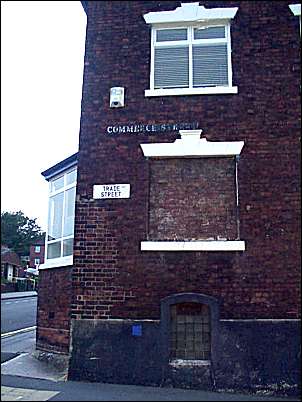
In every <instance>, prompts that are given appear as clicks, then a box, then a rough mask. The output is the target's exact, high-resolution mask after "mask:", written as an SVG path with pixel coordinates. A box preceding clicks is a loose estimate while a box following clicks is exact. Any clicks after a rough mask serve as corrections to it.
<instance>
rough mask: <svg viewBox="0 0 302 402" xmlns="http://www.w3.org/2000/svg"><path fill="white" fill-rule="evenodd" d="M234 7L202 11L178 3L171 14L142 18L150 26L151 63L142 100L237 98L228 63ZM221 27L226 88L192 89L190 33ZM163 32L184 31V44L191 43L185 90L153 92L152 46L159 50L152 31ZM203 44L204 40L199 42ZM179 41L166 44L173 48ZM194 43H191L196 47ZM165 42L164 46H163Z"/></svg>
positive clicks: (194, 5) (190, 4)
mask: <svg viewBox="0 0 302 402" xmlns="http://www.w3.org/2000/svg"><path fill="white" fill-rule="evenodd" d="M237 11H238V7H230V8H229V7H224V8H209V9H207V8H205V7H204V6H200V5H199V2H195V3H182V4H181V6H180V7H177V8H176V9H175V10H172V11H158V12H149V13H147V14H144V16H143V17H144V20H145V22H146V23H147V24H150V25H151V27H152V29H151V61H150V89H147V90H145V96H146V97H148V96H169V95H172V96H173V95H210V94H237V93H238V88H237V87H236V86H233V85H232V61H231V53H232V49H231V33H230V21H231V19H232V18H234V17H235V15H236V13H237ZM221 25H223V26H225V27H226V38H225V41H226V43H227V45H228V46H227V50H228V85H227V86H216V87H213V86H211V87H196V88H194V87H193V83H192V75H193V67H192V65H193V64H192V59H193V55H192V46H193V43H192V41H193V29H194V28H198V27H211V26H221ZM166 28H170V29H171V28H188V31H189V34H190V36H189V37H188V41H190V42H191V44H190V46H189V74H190V77H189V87H188V88H172V89H170V88H162V89H157V88H156V89H155V88H154V49H155V45H156V47H157V46H161V45H160V44H159V43H156V42H155V39H156V30H158V29H166ZM200 41H202V43H205V41H206V40H205V39H201V40H200ZM208 41H209V42H208V43H211V42H212V43H215V42H216V43H217V39H214V40H213V39H208ZM181 42H183V41H173V42H170V44H171V45H172V46H173V45H177V44H181ZM197 42H198V40H194V43H197ZM167 43H169V42H166V45H167Z"/></svg>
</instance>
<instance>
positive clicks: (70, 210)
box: [46, 169, 77, 260]
mask: <svg viewBox="0 0 302 402" xmlns="http://www.w3.org/2000/svg"><path fill="white" fill-rule="evenodd" d="M76 179H77V171H76V169H73V170H70V171H68V172H66V173H65V174H62V175H61V176H59V177H56V178H54V179H53V180H51V181H50V193H49V207H48V232H47V242H46V259H48V260H49V259H54V258H61V257H67V256H70V255H72V253H73V234H74V214H75V194H76Z"/></svg>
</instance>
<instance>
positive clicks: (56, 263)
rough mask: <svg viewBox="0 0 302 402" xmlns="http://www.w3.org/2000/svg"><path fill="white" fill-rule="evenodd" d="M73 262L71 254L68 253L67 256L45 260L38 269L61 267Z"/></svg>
mask: <svg viewBox="0 0 302 402" xmlns="http://www.w3.org/2000/svg"><path fill="white" fill-rule="evenodd" d="M72 264H73V255H69V256H67V257H61V258H52V259H50V260H46V262H45V263H44V264H41V265H40V266H39V270H41V269H48V268H61V267H67V266H68V265H72Z"/></svg>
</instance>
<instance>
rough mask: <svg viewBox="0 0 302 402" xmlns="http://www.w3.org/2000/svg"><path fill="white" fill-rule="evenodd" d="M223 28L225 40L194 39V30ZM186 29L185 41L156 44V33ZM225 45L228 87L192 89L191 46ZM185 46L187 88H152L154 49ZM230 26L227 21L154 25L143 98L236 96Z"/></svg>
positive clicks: (236, 88)
mask: <svg viewBox="0 0 302 402" xmlns="http://www.w3.org/2000/svg"><path fill="white" fill-rule="evenodd" d="M217 26H224V27H225V34H226V35H225V38H218V39H194V29H195V28H201V27H202V28H210V27H217ZM174 28H179V29H187V40H180V41H166V42H156V32H157V31H158V30H163V29H174ZM211 43H212V44H214V43H226V44H227V52H228V85H226V86H215V87H213V86H211V87H193V45H198V44H205V45H206V44H211ZM179 45H186V46H188V48H189V87H187V88H160V89H158V88H154V62H155V56H154V54H155V48H160V47H161V48H164V47H171V46H179ZM231 53H232V49H231V24H230V22H229V21H221V20H219V21H215V22H214V21H213V22H207V23H203V24H196V23H195V24H189V25H188V24H181V25H178V24H177V25H175V24H173V25H171V24H167V25H166V24H165V25H154V26H153V27H152V29H151V64H150V89H147V90H146V91H145V96H169V95H172V96H173V95H206V94H208V95H209V94H236V93H238V87H234V86H232V79H233V74H232V58H231Z"/></svg>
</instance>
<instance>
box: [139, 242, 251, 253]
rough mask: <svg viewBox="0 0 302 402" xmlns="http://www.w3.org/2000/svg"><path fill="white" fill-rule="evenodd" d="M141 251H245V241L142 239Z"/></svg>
mask: <svg viewBox="0 0 302 402" xmlns="http://www.w3.org/2000/svg"><path fill="white" fill-rule="evenodd" d="M141 251H245V241H241V240H201V241H142V242H141Z"/></svg>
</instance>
